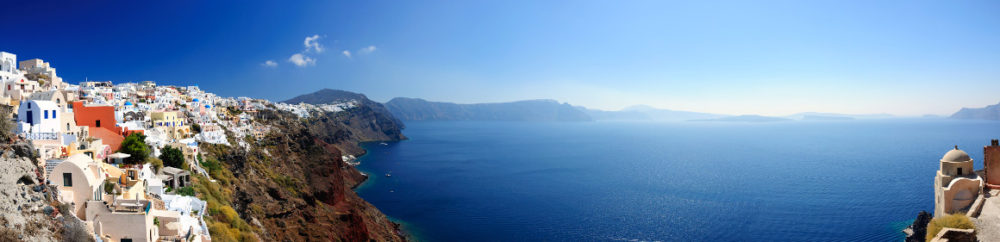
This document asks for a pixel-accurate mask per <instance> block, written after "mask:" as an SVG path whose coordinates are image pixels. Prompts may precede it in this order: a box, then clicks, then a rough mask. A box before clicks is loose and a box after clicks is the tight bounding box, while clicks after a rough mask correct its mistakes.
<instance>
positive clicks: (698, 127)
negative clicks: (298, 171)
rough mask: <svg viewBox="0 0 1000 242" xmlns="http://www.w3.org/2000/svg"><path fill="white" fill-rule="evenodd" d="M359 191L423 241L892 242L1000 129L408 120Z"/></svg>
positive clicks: (986, 124) (383, 146)
mask: <svg viewBox="0 0 1000 242" xmlns="http://www.w3.org/2000/svg"><path fill="white" fill-rule="evenodd" d="M406 126H407V128H406V129H405V130H404V134H405V135H406V136H408V137H409V139H408V140H405V141H400V142H386V143H380V142H373V143H366V144H364V147H365V149H366V150H367V151H368V153H367V154H366V155H364V156H362V157H361V158H359V161H360V162H361V164H360V165H359V166H358V168H359V169H360V170H361V171H363V172H365V173H367V174H370V178H371V179H369V180H368V181H367V182H365V183H364V184H363V185H361V186H359V187H358V188H357V189H356V191H357V192H358V193H359V194H360V195H361V197H363V198H364V199H365V200H367V201H368V202H370V203H372V204H373V205H375V206H376V207H378V208H379V209H380V210H381V211H382V212H384V213H385V214H386V215H387V216H389V217H390V219H392V220H394V221H396V222H398V223H400V224H402V227H403V229H404V230H405V231H406V232H407V233H408V234H410V236H411V237H412V238H413V239H415V240H419V241H899V240H902V239H903V237H904V234H903V233H902V232H901V230H902V229H903V228H904V227H905V226H907V225H909V224H910V223H912V221H913V219H914V218H915V217H916V215H917V213H918V212H920V211H921V210H926V211H929V212H930V211H933V209H934V190H933V185H934V174H935V171H936V170H937V169H938V166H939V160H940V159H941V157H942V156H943V155H944V153H945V152H947V151H949V150H951V149H953V148H954V147H955V146H956V145H957V146H958V148H960V149H963V150H965V151H966V152H968V153H969V154H970V156H971V157H972V158H973V159H974V161H975V162H976V164H975V166H976V169H977V170H978V169H982V167H983V163H982V160H983V146H985V145H988V144H989V141H990V139H998V138H1000V122H997V121H967V120H949V119H886V120H847V121H787V122H769V123H733V122H675V123H656V122H610V121H609V122H605V121H597V122H478V121H455V122H444V121H433V122H407V123H406Z"/></svg>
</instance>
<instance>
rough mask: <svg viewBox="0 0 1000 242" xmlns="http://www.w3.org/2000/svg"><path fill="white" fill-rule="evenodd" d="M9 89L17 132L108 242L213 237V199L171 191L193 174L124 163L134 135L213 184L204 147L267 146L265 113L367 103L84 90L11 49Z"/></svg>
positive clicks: (0, 75)
mask: <svg viewBox="0 0 1000 242" xmlns="http://www.w3.org/2000/svg"><path fill="white" fill-rule="evenodd" d="M0 84H2V88H3V89H2V90H3V91H0V104H2V105H0V106H6V107H9V108H11V110H10V111H11V113H12V114H11V116H10V117H5V118H9V119H11V120H16V125H15V127H13V129H14V130H13V132H14V133H16V134H17V135H18V137H19V138H21V139H26V140H30V142H31V143H32V144H33V145H34V147H35V149H36V151H37V153H38V155H39V157H40V158H41V159H39V161H40V162H44V164H39V165H40V166H44V167H45V171H44V172H45V174H44V175H45V176H46V177H47V179H48V183H49V184H50V185H52V186H54V187H55V188H56V190H57V192H58V194H59V196H58V197H59V199H60V200H61V202H63V203H66V204H69V205H70V206H71V207H72V214H71V215H72V216H76V217H78V218H80V219H81V220H83V221H84V222H85V223H86V224H87V225H88V227H89V228H90V231H91V232H92V234H93V235H94V238H95V239H96V240H98V241H210V240H211V237H210V236H209V233H208V229H207V227H206V225H205V222H204V220H203V219H202V217H203V215H204V213H205V211H206V209H205V208H206V206H207V204H206V203H205V201H202V200H198V199H197V198H194V197H190V196H179V195H176V194H173V192H171V191H170V190H176V189H180V188H182V187H186V186H189V185H190V183H191V177H190V173H188V171H186V170H182V169H178V168H175V167H164V168H163V169H160V170H159V171H154V170H153V169H151V166H150V165H149V164H141V165H129V164H124V163H123V162H122V161H123V159H126V158H128V156H129V155H127V154H123V153H119V152H118V149H119V148H120V146H121V143H122V141H123V140H124V138H125V137H126V136H128V135H130V134H133V133H141V134H143V135H145V137H146V138H145V142H146V144H147V145H149V146H150V147H149V148H150V150H151V152H150V153H151V154H150V155H151V156H158V155H159V154H160V152H161V149H163V148H164V147H167V146H170V147H174V148H178V149H180V150H182V152H183V153H184V157H185V162H186V163H187V164H188V167H190V170H191V171H193V172H197V173H200V174H202V175H205V176H206V177H210V176H209V174H208V173H207V172H205V170H204V169H203V168H202V167H201V166H200V164H199V161H197V158H196V157H198V155H197V154H198V153H199V152H200V150H199V148H198V144H199V142H201V143H212V144H222V145H239V146H242V147H245V148H250V146H249V145H248V144H247V143H246V141H245V140H246V139H247V138H255V139H260V138H262V137H263V136H264V135H266V134H267V133H268V132H269V131H270V128H269V127H268V126H265V125H261V124H258V123H255V122H253V119H254V117H253V116H254V114H255V113H256V112H257V111H258V110H261V109H279V110H285V111H289V112H292V113H295V114H296V115H299V116H300V117H308V116H309V113H310V112H311V111H318V112H337V111H343V110H345V109H349V108H352V107H355V106H356V105H357V103H356V101H349V102H345V103H340V104H329V105H319V106H314V105H308V104H297V105H289V104H283V103H273V104H272V103H270V102H268V101H267V100H260V99H251V98H246V97H239V98H224V97H219V96H216V95H215V94H212V93H208V92H204V91H202V90H200V89H199V88H198V87H197V86H187V87H175V86H157V85H156V83H154V82H151V81H143V82H139V83H120V84H113V83H111V82H110V81H105V82H94V81H84V82H81V83H80V84H79V85H74V84H68V83H64V82H63V81H62V78H60V77H58V76H57V75H56V69H55V68H53V67H51V66H50V64H49V63H48V62H45V61H43V60H41V59H31V60H26V61H20V62H18V60H17V56H16V55H14V54H11V53H7V52H0ZM195 127H197V128H195ZM192 128H195V130H192ZM227 133H228V134H229V135H228V136H227ZM231 142H236V144H230V143H231Z"/></svg>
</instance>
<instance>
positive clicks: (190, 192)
mask: <svg viewBox="0 0 1000 242" xmlns="http://www.w3.org/2000/svg"><path fill="white" fill-rule="evenodd" d="M177 194H178V195H183V196H194V188H192V187H182V188H180V189H177Z"/></svg>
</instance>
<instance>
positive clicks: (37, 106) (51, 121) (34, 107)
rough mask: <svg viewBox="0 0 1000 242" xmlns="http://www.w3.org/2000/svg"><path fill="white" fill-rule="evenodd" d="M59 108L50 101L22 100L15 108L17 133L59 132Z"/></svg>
mask: <svg viewBox="0 0 1000 242" xmlns="http://www.w3.org/2000/svg"><path fill="white" fill-rule="evenodd" d="M59 110H60V108H59V106H57V105H56V103H54V102H52V101H41V100H24V101H21V105H20V106H19V107H18V110H17V123H18V131H19V133H55V134H57V133H59V131H60V130H61V129H60V128H59V123H60V119H59V116H60V115H62V114H61V112H59Z"/></svg>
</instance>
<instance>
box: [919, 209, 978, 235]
mask: <svg viewBox="0 0 1000 242" xmlns="http://www.w3.org/2000/svg"><path fill="white" fill-rule="evenodd" d="M944 228H956V229H975V228H976V225H975V224H973V223H972V220H969V217H966V216H965V214H951V215H948V216H944V217H939V218H934V219H931V222H929V223H927V240H926V241H931V239H934V237H935V236H937V234H938V233H939V232H941V230H942V229H944Z"/></svg>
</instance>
